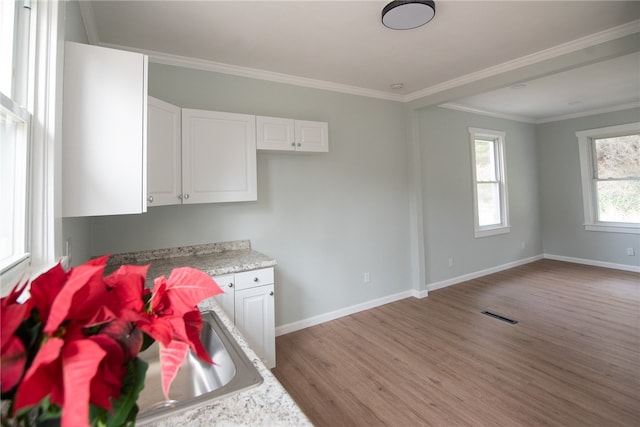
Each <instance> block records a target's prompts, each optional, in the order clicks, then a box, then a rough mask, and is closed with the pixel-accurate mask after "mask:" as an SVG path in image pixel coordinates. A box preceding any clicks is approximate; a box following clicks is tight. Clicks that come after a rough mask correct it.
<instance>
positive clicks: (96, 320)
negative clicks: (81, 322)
mask: <svg viewBox="0 0 640 427" xmlns="http://www.w3.org/2000/svg"><path fill="white" fill-rule="evenodd" d="M115 319H118V316H116V314H115V313H114V312H113V311H111V310H110V309H109V307H107V306H102V307H100V308H99V309H98V311H97V312H95V313H94V315H93V317H92V318H91V319H89V320H88V321H87V322H86V324H85V327H92V326H97V325H101V324H104V323H109V322H111V321H112V320H115Z"/></svg>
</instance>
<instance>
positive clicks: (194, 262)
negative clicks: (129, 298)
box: [105, 240, 276, 287]
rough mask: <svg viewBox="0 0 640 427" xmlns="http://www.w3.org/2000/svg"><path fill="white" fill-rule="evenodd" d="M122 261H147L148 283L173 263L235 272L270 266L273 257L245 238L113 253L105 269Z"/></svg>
mask: <svg viewBox="0 0 640 427" xmlns="http://www.w3.org/2000/svg"><path fill="white" fill-rule="evenodd" d="M122 264H134V265H146V264H150V267H149V271H148V272H147V284H146V286H147V287H152V286H153V279H155V278H156V277H158V276H165V277H169V274H170V273H171V270H173V269H174V268H176V267H193V268H197V269H198V270H202V271H204V272H205V273H207V274H208V275H210V276H221V275H223V274H231V273H237V272H240V271H249V270H256V269H258V268H267V267H273V266H275V265H276V260H274V259H273V258H271V257H269V256H267V255H265V254H263V253H260V252H258V251H255V250H253V249H252V248H251V242H249V241H248V240H238V241H232V242H221V243H211V244H205V245H196V246H184V247H176V248H168V249H153V250H149V251H141V252H126V253H119V254H112V255H111V256H110V257H109V261H108V262H107V268H106V269H105V272H106V273H110V272H111V271H113V270H115V269H117V268H118V267H119V266H120V265H122Z"/></svg>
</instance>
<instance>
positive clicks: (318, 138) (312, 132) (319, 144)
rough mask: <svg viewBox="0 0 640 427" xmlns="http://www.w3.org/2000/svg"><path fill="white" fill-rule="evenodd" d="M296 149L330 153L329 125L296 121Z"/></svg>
mask: <svg viewBox="0 0 640 427" xmlns="http://www.w3.org/2000/svg"><path fill="white" fill-rule="evenodd" d="M295 128H296V129H295V135H296V136H295V137H296V148H297V149H298V150H299V151H313V152H326V151H329V124H328V123H325V122H310V121H304V120H296V122H295Z"/></svg>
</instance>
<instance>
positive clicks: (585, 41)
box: [78, 1, 640, 103]
mask: <svg viewBox="0 0 640 427" xmlns="http://www.w3.org/2000/svg"><path fill="white" fill-rule="evenodd" d="M78 3H79V5H80V13H81V15H82V20H83V21H84V25H85V30H86V31H87V37H88V39H89V43H90V44H94V45H100V46H104V47H112V48H115V49H121V50H129V51H133V52H138V53H143V54H145V55H147V56H148V57H149V61H151V62H155V63H158V64H165V65H174V66H178V67H186V68H193V69H198V70H204V71H212V72H216V73H222V74H229V75H235V76H240V77H248V78H253V79H258V80H267V81H272V82H277V83H285V84H291V85H296V86H303V87H308V88H313V89H321V90H329V91H332V92H341V93H346V94H350V95H359V96H365V97H370V98H378V99H384V100H389V101H396V102H404V103H406V102H410V101H414V100H417V99H420V98H423V97H426V96H429V95H433V94H436V93H438V92H442V91H445V90H448V89H452V88H455V87H458V86H462V85H465V84H468V83H472V82H475V81H478V80H482V79H485V78H489V77H492V76H495V75H497V74H501V73H505V72H508V71H512V70H515V69H518V68H522V67H526V66H529V65H533V64H535V63H537V62H541V61H545V60H548V59H553V58H555V57H558V56H561V55H564V54H567V53H572V52H575V51H578V50H581V49H585V48H588V47H591V46H595V45H598V44H601V43H605V42H608V41H612V40H615V39H618V38H621V37H625V36H629V35H632V34H635V33H637V32H638V26H640V19H637V20H635V21H631V22H628V23H626V24H623V25H619V26H617V27H613V28H610V29H607V30H604V31H600V32H598V33H595V34H591V35H589V36H585V37H581V38H579V39H576V40H573V41H571V42H568V43H563V44H561V45H558V46H555V47H552V48H549V49H545V50H542V51H539V52H536V53H533V54H530V55H526V56H523V57H521V58H517V59H515V60H512V61H507V62H504V63H502V64H499V65H496V66H493V67H489V68H486V69H484V70H481V71H478V72H475V73H471V74H467V75H464V76H461V77H458V78H455V79H452V80H449V81H446V82H443V83H440V84H437V85H434V86H430V87H427V88H425V89H422V90H419V91H416V92H412V93H409V94H405V95H400V94H394V93H389V92H385V91H380V90H373V89H366V88H362V87H358V86H350V85H344V84H339V83H332V82H328V81H325V80H316V79H310V78H306V77H299V76H294V75H291V74H284V73H276V72H272V71H265V70H260V69H257V68H250V67H242V66H237V65H230V64H224V63H221V62H215V61H207V60H202V59H195V58H189V57H185V56H179V55H170V54H166V53H162V52H154V51H149V50H144V49H136V48H132V47H129V46H121V45H114V44H108V43H101V42H100V40H99V35H98V29H97V25H96V22H95V18H94V16H95V15H94V12H93V6H92V5H91V2H90V1H80V2H78Z"/></svg>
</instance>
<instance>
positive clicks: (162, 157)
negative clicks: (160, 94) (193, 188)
mask: <svg viewBox="0 0 640 427" xmlns="http://www.w3.org/2000/svg"><path fill="white" fill-rule="evenodd" d="M148 103H149V104H148V120H147V129H148V133H147V149H148V150H147V152H148V159H149V160H148V175H147V177H148V183H147V184H148V198H147V205H148V206H149V207H153V206H163V205H177V204H180V203H181V201H180V198H181V193H182V162H181V151H182V143H181V137H182V134H181V131H180V123H181V109H180V107H178V106H176V105H173V104H169V103H168V102H165V101H162V100H160V99H157V98H153V97H151V96H149V97H148Z"/></svg>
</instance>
